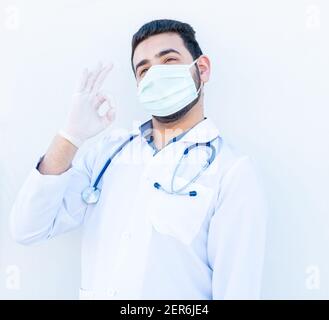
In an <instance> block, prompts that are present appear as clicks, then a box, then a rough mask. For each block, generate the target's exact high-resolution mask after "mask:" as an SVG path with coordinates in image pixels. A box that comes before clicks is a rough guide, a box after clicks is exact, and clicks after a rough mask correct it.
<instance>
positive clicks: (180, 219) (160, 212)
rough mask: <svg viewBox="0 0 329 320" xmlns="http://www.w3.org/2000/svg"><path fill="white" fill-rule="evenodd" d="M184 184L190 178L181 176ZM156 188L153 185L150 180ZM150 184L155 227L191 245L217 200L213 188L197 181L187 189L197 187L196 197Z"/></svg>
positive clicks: (150, 208) (149, 206)
mask: <svg viewBox="0 0 329 320" xmlns="http://www.w3.org/2000/svg"><path fill="white" fill-rule="evenodd" d="M177 179H179V180H180V181H179V182H180V183H181V185H185V184H186V183H187V181H185V179H183V178H178V177H177ZM149 185H150V186H152V187H153V184H152V183H150V184H149ZM152 187H150V189H149V190H148V191H149V197H148V201H147V205H146V213H147V215H148V218H149V219H150V221H151V223H152V225H153V227H154V229H155V230H156V231H158V232H159V233H162V234H166V235H170V236H172V237H175V238H176V239H178V240H180V241H181V242H183V243H184V244H186V245H189V244H190V243H191V242H192V241H193V239H194V238H195V236H196V235H197V234H198V233H199V231H200V228H201V226H202V224H203V222H204V221H205V218H206V216H207V213H208V211H209V209H210V206H211V202H212V199H213V193H214V192H213V189H212V188H210V187H206V186H204V185H201V184H198V183H193V184H191V185H190V186H189V187H188V188H187V190H186V192H188V191H190V190H195V191H196V192H197V195H196V196H192V197H191V196H189V195H175V194H168V193H166V192H164V191H163V190H160V189H156V188H154V187H153V188H152Z"/></svg>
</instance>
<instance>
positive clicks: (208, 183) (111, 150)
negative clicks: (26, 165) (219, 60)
mask: <svg viewBox="0 0 329 320" xmlns="http://www.w3.org/2000/svg"><path fill="white" fill-rule="evenodd" d="M131 63H132V68H133V71H134V75H135V77H136V81H137V87H138V97H139V101H140V105H141V107H143V108H144V109H145V110H146V111H147V112H148V113H149V114H150V115H151V116H152V117H151V119H150V120H149V121H147V122H146V123H144V124H142V125H141V126H140V127H139V128H138V130H136V131H133V132H130V134H129V135H127V136H125V137H115V136H114V135H112V134H109V135H108V136H106V137H105V138H104V139H103V140H101V141H100V143H99V144H98V145H97V146H95V147H92V148H91V149H90V150H89V151H88V152H87V153H85V154H84V155H83V156H81V157H75V154H76V151H77V149H78V148H79V147H80V146H81V144H82V143H83V142H84V141H85V140H87V139H88V138H91V137H93V136H95V135H96V134H98V133H99V132H101V131H102V130H103V129H105V128H106V127H108V125H109V124H110V123H112V121H113V119H114V109H113V108H112V107H110V109H109V110H108V111H107V113H105V115H100V113H99V111H100V108H101V107H103V106H104V105H106V103H108V105H110V104H111V102H110V101H109V99H108V97H107V96H106V95H105V94H103V93H102V92H101V86H102V83H103V81H104V79H105V78H106V76H107V74H108V73H109V71H110V70H111V66H105V67H103V66H102V65H99V67H98V68H97V70H94V71H92V72H88V70H86V72H85V74H84V76H83V79H82V81H81V85H80V88H79V90H78V92H77V93H76V94H75V95H74V96H73V103H72V108H71V110H70V112H69V116H68V118H67V121H66V125H65V126H64V128H62V130H60V131H59V134H58V135H57V136H56V137H55V138H54V140H53V142H52V143H51V145H50V147H49V149H48V151H47V152H46V154H45V155H44V156H43V157H42V158H41V159H40V161H39V163H38V165H37V167H36V168H34V169H33V170H32V172H31V174H30V176H29V177H28V179H27V181H26V182H25V184H24V185H23V187H22V189H21V191H20V193H19V195H18V197H17V200H16V202H15V204H14V207H13V210H12V214H11V228H12V233H13V236H14V238H15V239H16V240H17V241H18V242H20V243H22V244H30V243H36V242H41V241H44V240H46V239H49V238H52V237H54V236H56V235H58V234H61V233H64V232H67V231H69V230H72V229H74V228H77V227H78V226H82V227H83V236H82V279H81V290H80V297H81V298H95V299H249V298H250V299H254V298H258V297H259V295H260V286H261V272H262V265H263V256H264V243H265V221H266V210H265V206H264V201H263V197H262V192H261V190H260V188H259V185H258V182H257V178H256V175H255V173H254V171H253V169H252V165H251V161H250V159H249V158H248V156H243V155H238V154H237V152H235V151H233V150H232V149H231V148H230V147H229V146H228V145H227V144H226V143H225V142H224V141H223V139H222V138H221V137H220V135H219V131H218V129H217V128H216V126H215V125H214V124H213V122H212V121H211V120H210V119H209V118H207V117H205V116H204V84H205V83H206V82H207V81H208V80H209V76H210V60H209V58H208V57H207V56H206V55H204V54H203V53H202V51H201V49H200V47H199V45H198V43H197V41H196V39H195V32H194V30H193V29H192V27H191V26H190V25H188V24H186V23H181V22H178V21H173V20H157V21H152V22H150V23H148V24H145V25H144V26H142V28H141V29H140V30H139V31H138V32H137V33H136V34H135V35H134V37H133V40H132V55H131ZM131 137H132V138H131ZM186 150H187V151H186ZM110 157H111V158H110ZM109 158H110V161H108V159H109ZM105 163H107V165H108V166H107V167H106V170H105V171H104V170H103V171H104V172H103V173H104V174H103V175H102V176H101V177H100V178H99V179H97V177H98V176H99V173H100V172H101V171H102V169H103V168H104V165H105ZM193 177H194V178H193ZM97 180H99V181H98V182H97V183H96V181H97ZM90 186H92V187H91V188H90Z"/></svg>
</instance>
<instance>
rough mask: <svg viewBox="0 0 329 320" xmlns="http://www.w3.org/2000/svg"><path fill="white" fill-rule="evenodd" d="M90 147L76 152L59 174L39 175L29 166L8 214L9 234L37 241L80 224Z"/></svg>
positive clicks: (24, 241) (91, 153) (20, 239)
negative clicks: (82, 195)
mask: <svg viewBox="0 0 329 320" xmlns="http://www.w3.org/2000/svg"><path fill="white" fill-rule="evenodd" d="M96 145H97V146H98V144H96ZM93 149H94V148H90V149H88V150H87V151H86V152H84V153H83V154H82V155H81V154H80V156H79V157H77V156H76V157H75V158H74V160H73V162H72V166H71V168H69V169H68V170H67V171H66V172H64V173H62V174H60V175H43V174H41V173H40V172H39V171H38V169H37V167H36V168H33V170H32V171H31V172H30V174H29V176H28V177H27V179H26V180H25V182H24V184H23V186H22V187H21V189H20V190H19V193H18V195H17V197H16V200H15V202H14V205H13V207H12V211H11V214H10V229H11V234H12V237H13V238H14V239H15V240H16V241H17V242H18V243H21V244H26V245H28V244H35V243H40V242H42V241H44V240H47V239H49V238H52V237H54V236H56V235H58V234H62V233H65V232H68V231H70V230H73V229H75V228H77V227H79V226H80V225H81V224H82V222H83V218H84V214H85V212H86V209H87V206H86V204H85V203H84V202H83V201H82V199H81V191H82V190H83V189H84V188H85V187H87V186H89V185H90V177H91V170H92V169H91V167H92V163H93V161H94V158H95V150H93Z"/></svg>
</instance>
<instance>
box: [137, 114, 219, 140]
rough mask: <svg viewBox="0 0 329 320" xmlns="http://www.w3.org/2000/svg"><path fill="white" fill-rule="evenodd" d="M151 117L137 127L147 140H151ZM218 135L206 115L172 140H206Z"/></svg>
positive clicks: (214, 126)
mask: <svg viewBox="0 0 329 320" xmlns="http://www.w3.org/2000/svg"><path fill="white" fill-rule="evenodd" d="M151 132H152V119H150V120H148V121H146V122H145V123H143V124H142V125H141V126H140V127H139V133H140V134H141V136H142V137H144V138H145V139H146V140H147V141H148V142H151V140H152V136H151ZM217 136H219V131H218V129H217V127H216V125H215V124H214V123H213V121H212V120H211V119H209V118H207V117H205V118H204V119H203V120H201V121H200V122H199V123H197V124H196V125H194V126H193V127H192V128H190V129H188V130H187V131H185V132H182V133H181V134H179V135H177V136H176V137H175V138H174V139H173V140H174V141H175V142H176V141H182V142H192V143H196V142H199V143H201V142H207V141H210V140H212V139H214V138H215V137H217Z"/></svg>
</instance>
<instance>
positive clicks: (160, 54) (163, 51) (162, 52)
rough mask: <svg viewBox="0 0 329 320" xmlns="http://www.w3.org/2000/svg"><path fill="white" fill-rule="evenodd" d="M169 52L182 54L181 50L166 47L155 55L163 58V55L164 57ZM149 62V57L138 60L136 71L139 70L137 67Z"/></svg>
mask: <svg viewBox="0 0 329 320" xmlns="http://www.w3.org/2000/svg"><path fill="white" fill-rule="evenodd" d="M169 53H177V54H179V55H181V54H180V52H179V51H177V50H175V49H172V48H170V49H165V50H162V51H160V52H159V53H157V54H156V55H155V57H156V58H161V57H163V56H165V55H167V54H169ZM149 62H150V60H148V59H144V60H142V61H140V62H138V63H137V64H136V67H135V72H137V69H138V68H139V67H141V66H143V65H145V64H147V63H149Z"/></svg>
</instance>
